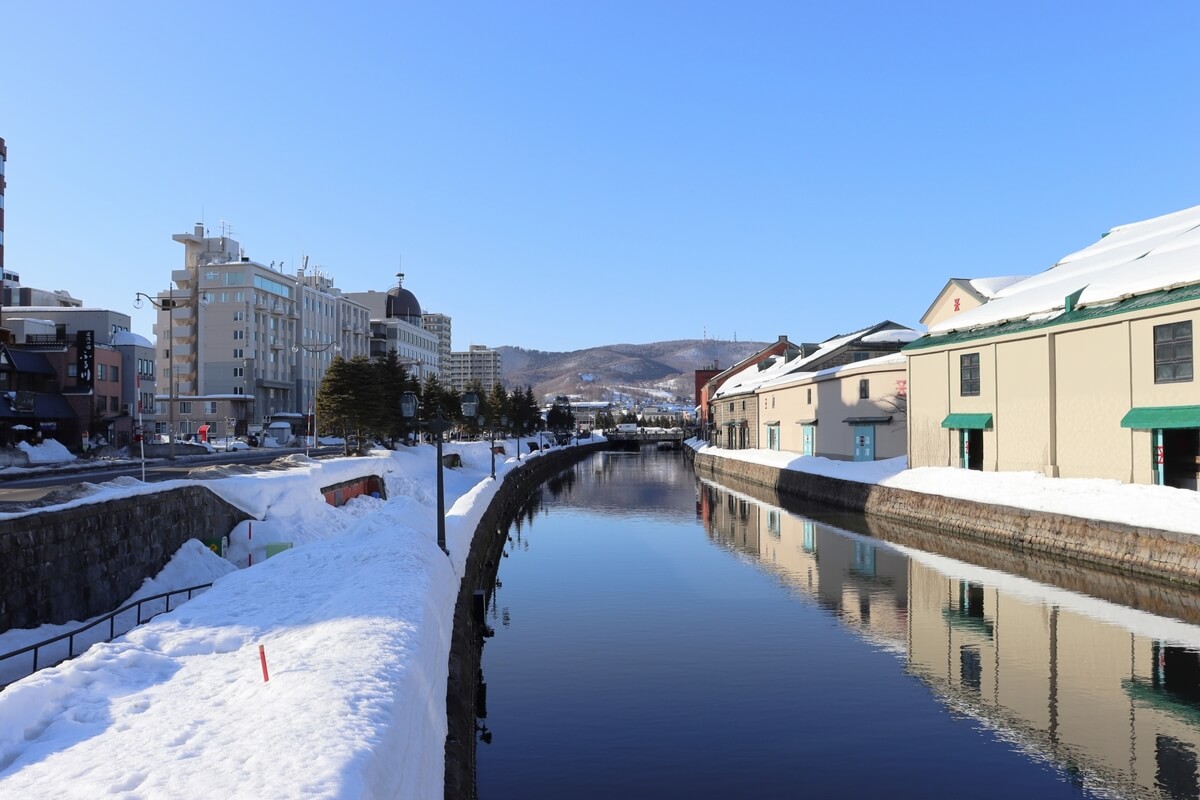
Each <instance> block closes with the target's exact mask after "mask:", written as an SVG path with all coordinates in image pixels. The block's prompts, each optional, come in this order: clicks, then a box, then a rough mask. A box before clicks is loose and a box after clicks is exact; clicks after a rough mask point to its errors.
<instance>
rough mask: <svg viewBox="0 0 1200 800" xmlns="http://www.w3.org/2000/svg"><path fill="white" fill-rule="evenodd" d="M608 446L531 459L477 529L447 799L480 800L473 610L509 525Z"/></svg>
mask: <svg viewBox="0 0 1200 800" xmlns="http://www.w3.org/2000/svg"><path fill="white" fill-rule="evenodd" d="M604 448H605V443H604V442H595V443H590V444H582V445H578V446H575V447H570V448H565V449H562V450H548V451H546V452H544V453H543V454H542V455H541V456H540V457H538V458H532V459H529V460H528V461H527V462H525V464H524V465H523V466H522V467H520V468H519V469H515V470H512V471H510V472H508V473H507V474H506V475H505V476H504V481H503V483H502V484H501V485H500V487H499V488H498V489H497V490H496V493H495V495H493V497H492V500H491V502H490V503H489V504H488V507H487V510H486V511H484V513H483V516H482V517H481V518H480V520H479V524H478V525H477V526H476V527H475V532H474V534H473V535H472V537H471V548H470V551H469V552H468V553H467V559H466V563H465V565H464V567H463V578H462V582H461V584H460V585H459V590H458V598H457V600H456V601H455V604H454V628H453V632H452V634H451V637H450V657H449V660H448V663H447V681H446V722H447V727H446V766H445V788H444V796H445V797H446V800H473V798H475V797H477V796H478V793H477V790H476V785H475V748H476V746H477V744H478V736H477V733H478V729H477V722H476V720H477V710H478V707H479V705H480V703H481V702H482V696H483V695H482V690H483V686H482V681H481V677H482V668H481V659H482V656H483V642H484V634H485V632H486V630H487V622H486V619H483V618H480V617H479V615H478V614H476V613H474V612H473V606H474V605H475V602H476V601H475V592H476V590H482V591H483V592H484V593H485V597H486V596H487V595H488V594H490V592H491V589H492V586H493V585H494V583H495V580H496V572H497V570H498V569H499V566H500V558H501V553H502V552H503V550H504V545H505V544H507V542H508V539H507V536H506V535H505V534H506V533H507V531H508V526H509V524H510V523H511V522H512V521H513V520H514V519H516V517H517V516H518V514H519V513H520V511H521V509H522V507H523V506H524V505H525V503H526V502H527V501H528V500H529V498H530V497H531V496H532V494H533V491H534V490H535V489H537V488H538V487H539V486H541V485H542V484H543V483H545V482H546V480H547V479H549V478H551V477H552V476H554V475H555V474H557V473H558V472H561V471H562V470H563V469H566V468H567V467H570V466H573V465H574V464H576V463H577V462H579V461H581V460H583V459H584V458H585V457H587V456H589V455H591V454H592V453H594V452H596V451H597V450H602V449H604Z"/></svg>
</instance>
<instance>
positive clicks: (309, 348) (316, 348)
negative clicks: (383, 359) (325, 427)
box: [292, 342, 342, 455]
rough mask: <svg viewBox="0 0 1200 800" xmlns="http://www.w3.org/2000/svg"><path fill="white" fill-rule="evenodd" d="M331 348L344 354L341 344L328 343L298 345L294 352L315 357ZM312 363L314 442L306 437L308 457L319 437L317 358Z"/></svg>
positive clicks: (295, 346) (310, 402)
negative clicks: (310, 449)
mask: <svg viewBox="0 0 1200 800" xmlns="http://www.w3.org/2000/svg"><path fill="white" fill-rule="evenodd" d="M330 348H333V352H335V353H340V352H342V346H341V345H340V344H338V343H337V342H328V343H326V344H323V345H309V344H299V343H297V344H294V345H292V352H293V353H299V352H300V351H301V350H303V351H304V352H306V353H309V354H310V355H313V356H315V355H316V354H317V353H324V352H326V351H327V350H329V349H330ZM312 362H313V385H312V386H311V387H310V389H309V399H308V411H309V414H311V415H312V440H311V441H310V440H309V438H308V437H307V436H305V437H304V455H308V453H309V447H310V445H311V444H312V442H315V441H316V440H317V435H318V434H317V361H316V359H315V358H313V359H312Z"/></svg>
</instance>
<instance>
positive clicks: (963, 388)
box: [958, 353, 979, 397]
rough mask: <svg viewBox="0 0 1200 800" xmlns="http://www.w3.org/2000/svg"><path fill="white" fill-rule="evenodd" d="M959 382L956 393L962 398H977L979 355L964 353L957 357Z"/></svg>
mask: <svg viewBox="0 0 1200 800" xmlns="http://www.w3.org/2000/svg"><path fill="white" fill-rule="evenodd" d="M958 363H959V369H960V382H959V387H958V393H959V394H960V395H962V396H963V397H978V396H979V353H964V354H963V355H961V356H959V357H958Z"/></svg>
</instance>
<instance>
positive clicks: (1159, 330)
mask: <svg viewBox="0 0 1200 800" xmlns="http://www.w3.org/2000/svg"><path fill="white" fill-rule="evenodd" d="M958 363H959V394H960V395H961V396H962V397H978V396H979V353H963V354H962V355H960V356H959V357H958ZM1190 380H1192V323H1191V321H1190V320H1189V321H1187V322H1171V323H1168V324H1166V325H1155V326H1154V382H1155V383H1186V382H1188V381H1190ZM860 396H861V395H860Z"/></svg>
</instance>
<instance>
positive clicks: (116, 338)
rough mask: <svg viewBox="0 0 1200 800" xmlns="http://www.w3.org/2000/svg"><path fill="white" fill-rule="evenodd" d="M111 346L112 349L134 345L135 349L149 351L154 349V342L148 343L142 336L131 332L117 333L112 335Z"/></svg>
mask: <svg viewBox="0 0 1200 800" xmlns="http://www.w3.org/2000/svg"><path fill="white" fill-rule="evenodd" d="M112 345H113V347H120V346H123V345H135V346H137V347H148V348H150V349H151V350H153V349H154V342H152V341H150V340H149V339H147V338H146V337H145V336H142V335H141V334H140V333H134V332H133V331H117V332H116V333H114V334H113V337H112Z"/></svg>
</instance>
